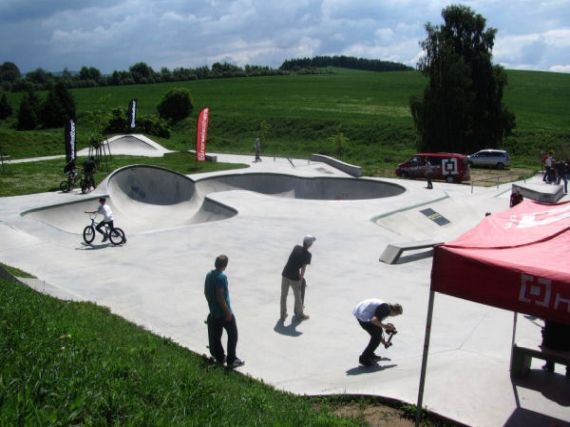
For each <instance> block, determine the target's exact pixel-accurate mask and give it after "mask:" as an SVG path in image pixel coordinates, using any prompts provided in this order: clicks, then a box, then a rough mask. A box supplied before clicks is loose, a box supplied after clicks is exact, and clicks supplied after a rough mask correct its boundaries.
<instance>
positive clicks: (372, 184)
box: [196, 173, 406, 200]
mask: <svg viewBox="0 0 570 427" xmlns="http://www.w3.org/2000/svg"><path fill="white" fill-rule="evenodd" d="M196 186H197V188H198V190H199V191H200V192H201V193H204V194H208V193H214V192H219V191H230V190H247V191H254V192H257V193H262V194H267V195H271V196H276V197H286V198H295V199H310V200H367V199H380V198H384V197H393V196H398V195H400V194H402V193H403V192H404V191H406V189H405V188H404V187H402V186H400V185H397V184H393V183H389V182H384V181H380V180H374V179H364V178H334V177H300V176H293V175H285V174H272V173H243V174H231V175H220V176H216V177H211V178H205V179H201V180H200V181H197V182H196Z"/></svg>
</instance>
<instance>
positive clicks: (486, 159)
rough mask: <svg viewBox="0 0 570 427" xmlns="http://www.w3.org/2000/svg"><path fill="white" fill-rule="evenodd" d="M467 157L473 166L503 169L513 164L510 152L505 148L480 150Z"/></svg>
mask: <svg viewBox="0 0 570 427" xmlns="http://www.w3.org/2000/svg"><path fill="white" fill-rule="evenodd" d="M467 158H468V161H469V165H471V166H480V167H488V168H498V169H503V168H506V167H509V166H510V165H511V159H510V158H509V153H507V152H506V151H505V150H494V149H486V150H479V151H477V152H476V153H474V154H471V155H470V156H467Z"/></svg>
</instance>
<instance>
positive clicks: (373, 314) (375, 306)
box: [352, 298, 403, 366]
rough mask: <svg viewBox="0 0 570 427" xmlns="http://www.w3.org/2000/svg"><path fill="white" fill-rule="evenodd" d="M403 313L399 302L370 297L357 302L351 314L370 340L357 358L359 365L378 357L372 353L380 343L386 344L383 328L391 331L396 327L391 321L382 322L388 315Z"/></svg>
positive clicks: (372, 362)
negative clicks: (389, 302) (392, 302)
mask: <svg viewBox="0 0 570 427" xmlns="http://www.w3.org/2000/svg"><path fill="white" fill-rule="evenodd" d="M402 313H403V309H402V306H401V305H400V304H387V303H385V302H384V301H382V300H380V299H377V298H372V299H367V300H364V301H361V302H359V303H358V304H357V305H356V307H354V310H352V314H353V315H354V316H355V317H356V320H358V323H359V324H360V326H361V327H362V329H364V330H365V331H366V332H368V333H369V334H370V342H369V343H368V345H367V346H366V348H365V349H364V351H363V352H362V354H361V355H360V357H359V358H358V361H359V362H360V364H361V365H364V366H371V365H373V364H374V363H375V362H376V361H378V360H380V357H379V356H377V355H376V354H374V351H375V350H376V349H377V348H378V346H379V345H380V343H383V344H384V345H385V344H386V341H385V340H384V337H383V332H384V330H385V331H386V332H393V331H395V330H396V327H395V326H394V325H393V324H392V323H383V322H384V320H386V319H387V318H388V317H389V316H398V315H400V314H402Z"/></svg>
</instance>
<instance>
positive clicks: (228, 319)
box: [204, 255, 244, 368]
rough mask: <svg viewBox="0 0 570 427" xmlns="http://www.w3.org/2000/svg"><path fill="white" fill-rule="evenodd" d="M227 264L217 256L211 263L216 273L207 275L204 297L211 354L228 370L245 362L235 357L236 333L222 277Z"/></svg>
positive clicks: (224, 275)
mask: <svg viewBox="0 0 570 427" xmlns="http://www.w3.org/2000/svg"><path fill="white" fill-rule="evenodd" d="M228 262H229V260H228V257H227V255H219V256H218V257H216V261H215V262H214V267H215V269H214V270H211V271H210V272H209V273H208V274H207V275H206V280H205V281H204V296H205V297H206V301H207V302H208V308H209V310H210V314H208V319H207V320H206V323H207V324H208V342H209V346H210V354H211V355H212V356H213V357H214V359H216V361H217V362H218V363H219V364H221V365H223V364H224V362H226V363H227V366H228V368H238V367H240V366H242V365H243V364H244V362H243V361H242V360H240V359H239V358H238V357H237V356H236V347H237V341H238V330H237V324H236V318H235V316H234V313H233V311H232V307H231V305H230V292H229V289H228V278H227V276H226V274H225V270H226V267H227V266H228ZM224 329H225V331H226V334H227V335H228V345H227V350H228V354H227V358H226V355H225V354H224V347H223V346H222V333H223V331H224Z"/></svg>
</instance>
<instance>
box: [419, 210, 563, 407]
mask: <svg viewBox="0 0 570 427" xmlns="http://www.w3.org/2000/svg"><path fill="white" fill-rule="evenodd" d="M435 292H441V293H444V294H448V295H452V296H455V297H458V298H463V299H467V300H471V301H476V302H479V303H482V304H487V305H491V306H495V307H499V308H504V309H507V310H512V311H514V312H515V313H517V312H520V313H527V314H530V315H534V316H537V317H541V318H548V319H551V320H556V321H559V322H563V323H569V324H570V202H566V203H560V204H556V205H552V204H543V203H538V202H535V201H531V200H525V201H523V202H522V203H520V204H518V205H517V206H515V207H514V208H512V209H508V210H506V211H504V212H500V213H497V214H493V215H491V216H487V217H485V219H484V220H483V221H482V222H481V223H480V224H479V225H478V226H476V227H475V228H473V229H472V230H470V231H468V232H466V233H465V234H463V235H462V236H460V237H459V238H457V239H456V240H454V241H452V242H449V243H446V244H443V245H440V246H437V247H436V248H435V249H434V256H433V264H432V272H431V289H430V298H429V306H428V320H427V324H426V334H425V342H424V353H423V360H422V371H421V377H420V387H419V392H418V408H421V406H422V399H423V388H424V382H425V371H426V366H427V355H428V351H429V338H430V331H431V318H432V314H433V301H434V293H435ZM515 319H516V317H515ZM513 334H514V332H513ZM513 336H514V335H513ZM418 414H419V412H418Z"/></svg>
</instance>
